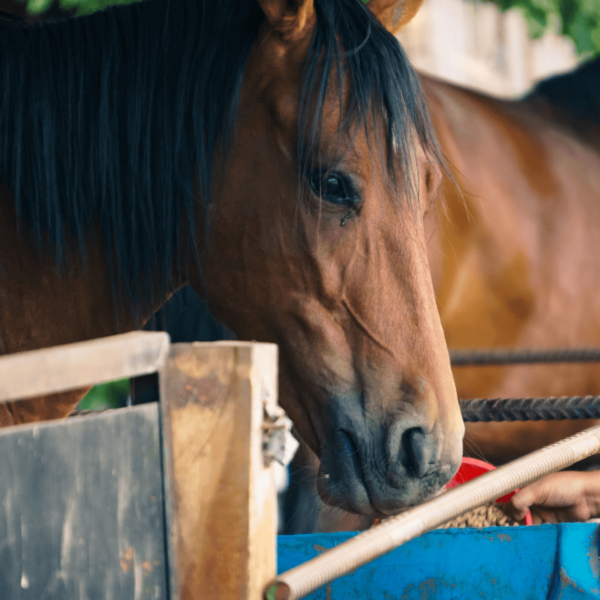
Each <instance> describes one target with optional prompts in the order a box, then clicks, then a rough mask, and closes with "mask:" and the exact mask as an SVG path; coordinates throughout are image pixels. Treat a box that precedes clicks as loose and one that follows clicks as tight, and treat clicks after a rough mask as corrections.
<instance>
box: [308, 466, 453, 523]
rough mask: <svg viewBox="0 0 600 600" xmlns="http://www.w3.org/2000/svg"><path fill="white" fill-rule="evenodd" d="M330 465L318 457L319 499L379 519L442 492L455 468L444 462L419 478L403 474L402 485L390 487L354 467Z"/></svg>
mask: <svg viewBox="0 0 600 600" xmlns="http://www.w3.org/2000/svg"><path fill="white" fill-rule="evenodd" d="M323 459H325V460H323ZM330 466H331V461H329V460H327V457H322V461H321V466H320V469H319V474H318V477H317V491H318V493H319V496H320V497H321V499H322V500H323V502H325V503H326V504H328V505H330V506H333V507H335V508H339V509H342V510H345V511H347V512H351V513H355V514H359V515H365V516H370V517H374V518H380V519H383V518H386V517H391V516H394V515H396V514H398V513H401V512H403V511H405V510H407V509H409V508H412V507H414V506H416V505H419V504H422V503H423V502H426V501H427V500H431V499H432V498H435V497H436V496H438V495H439V494H441V493H443V492H444V491H445V484H446V483H447V482H448V481H449V480H450V479H451V478H452V476H453V475H454V473H455V471H456V468H457V467H456V468H455V465H453V464H446V465H443V466H440V467H439V468H438V469H436V470H435V471H432V472H430V473H428V474H426V475H425V476H424V477H422V478H420V479H419V478H416V477H406V479H405V480H404V481H403V482H402V483H403V485H401V486H399V487H398V486H393V487H391V486H389V485H386V484H385V483H384V482H383V481H378V479H377V478H365V477H364V475H360V474H358V473H357V472H356V471H350V472H344V471H342V472H341V471H340V470H339V469H338V468H335V467H334V468H329V467H330ZM338 466H339V464H338V465H336V467H338Z"/></svg>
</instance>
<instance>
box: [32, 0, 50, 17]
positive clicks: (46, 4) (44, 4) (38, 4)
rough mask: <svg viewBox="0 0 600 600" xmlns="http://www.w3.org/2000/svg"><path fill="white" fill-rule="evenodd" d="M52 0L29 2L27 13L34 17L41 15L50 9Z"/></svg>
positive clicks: (33, 0)
mask: <svg viewBox="0 0 600 600" xmlns="http://www.w3.org/2000/svg"><path fill="white" fill-rule="evenodd" d="M51 4H52V0H29V1H28V2H27V12H28V13H29V14H32V15H39V14H41V13H43V12H45V11H47V10H48V9H49V8H50V5H51Z"/></svg>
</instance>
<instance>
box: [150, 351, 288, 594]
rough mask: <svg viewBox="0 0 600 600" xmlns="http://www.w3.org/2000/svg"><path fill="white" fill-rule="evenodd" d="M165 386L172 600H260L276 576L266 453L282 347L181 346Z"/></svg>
mask: <svg viewBox="0 0 600 600" xmlns="http://www.w3.org/2000/svg"><path fill="white" fill-rule="evenodd" d="M160 379H161V404H162V418H163V447H164V465H165V496H166V497H165V501H166V505H167V524H168V528H167V530H168V531H170V538H169V562H170V564H169V571H170V585H171V598H172V599H173V600H197V599H200V598H206V599H209V598H210V600H259V599H260V598H261V594H262V589H263V586H264V585H265V584H266V582H267V581H269V580H270V579H271V578H272V577H273V576H274V575H275V571H276V564H275V562H276V554H275V550H276V523H277V504H276V502H277V494H276V487H275V481H274V474H273V471H272V467H270V466H269V467H267V466H265V462H264V459H263V452H262V444H263V411H264V408H263V403H266V404H267V405H268V406H271V407H273V406H275V405H276V402H277V347H276V346H275V345H272V344H255V343H247V342H219V343H211V344H205V343H196V344H175V345H173V346H171V353H170V356H169V358H168V360H167V363H166V366H165V367H164V369H163V370H162V371H161V374H160Z"/></svg>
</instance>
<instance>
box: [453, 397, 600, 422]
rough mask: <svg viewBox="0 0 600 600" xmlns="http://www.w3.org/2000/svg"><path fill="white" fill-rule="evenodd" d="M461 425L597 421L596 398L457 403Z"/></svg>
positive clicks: (599, 416)
mask: <svg viewBox="0 0 600 600" xmlns="http://www.w3.org/2000/svg"><path fill="white" fill-rule="evenodd" d="M460 412H461V413H462V417H463V420H464V421H467V422H469V423H481V422H489V421H560V420H564V419H600V396H551V397H548V398H486V399H473V400H461V401H460Z"/></svg>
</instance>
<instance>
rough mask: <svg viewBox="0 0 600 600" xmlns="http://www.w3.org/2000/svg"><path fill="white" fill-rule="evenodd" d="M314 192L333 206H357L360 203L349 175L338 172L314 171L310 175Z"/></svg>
mask: <svg viewBox="0 0 600 600" xmlns="http://www.w3.org/2000/svg"><path fill="white" fill-rule="evenodd" d="M309 182H310V187H311V188H312V190H313V192H314V193H315V194H316V195H317V196H319V198H322V199H323V200H326V201H327V202H332V203H333V204H340V205H342V206H355V205H356V204H358V202H359V196H358V192H357V191H356V189H355V187H354V185H353V183H352V180H351V179H350V177H348V176H347V175H344V174H343V173H339V172H337V171H329V172H327V171H314V172H312V173H311V174H310V175H309Z"/></svg>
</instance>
